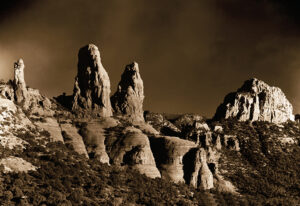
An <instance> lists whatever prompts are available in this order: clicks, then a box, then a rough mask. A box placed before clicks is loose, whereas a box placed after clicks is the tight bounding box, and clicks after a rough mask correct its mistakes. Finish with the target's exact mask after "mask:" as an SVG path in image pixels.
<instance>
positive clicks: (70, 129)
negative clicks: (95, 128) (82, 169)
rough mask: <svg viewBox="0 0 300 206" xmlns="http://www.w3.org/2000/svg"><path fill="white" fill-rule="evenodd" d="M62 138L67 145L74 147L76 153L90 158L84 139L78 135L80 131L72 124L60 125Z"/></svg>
mask: <svg viewBox="0 0 300 206" xmlns="http://www.w3.org/2000/svg"><path fill="white" fill-rule="evenodd" d="M60 128H61V131H62V136H63V138H64V142H65V144H66V145H72V147H73V149H74V150H75V152H77V153H78V154H82V155H84V156H85V157H87V158H88V157H89V156H88V153H87V151H86V148H85V145H84V142H83V140H82V137H81V136H80V135H79V134H78V130H77V128H76V127H75V126H73V125H72V124H70V123H64V124H60Z"/></svg>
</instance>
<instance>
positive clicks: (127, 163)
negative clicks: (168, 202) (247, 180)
mask: <svg viewBox="0 0 300 206" xmlns="http://www.w3.org/2000/svg"><path fill="white" fill-rule="evenodd" d="M15 71H17V72H16V74H15V80H14V81H13V82H12V83H9V84H5V85H1V87H0V94H2V95H1V98H0V100H1V101H0V102H2V103H3V104H6V105H8V106H7V108H5V106H3V112H4V113H3V115H2V116H3V118H2V119H1V123H2V124H3V123H5V122H6V121H7V120H6V119H7V118H12V119H14V117H13V115H14V114H15V113H18V111H19V115H21V119H22V121H23V122H26V124H25V125H27V126H28V125H33V127H34V128H35V129H36V132H35V135H36V137H37V138H38V137H39V136H41V135H40V133H42V132H43V131H47V136H48V137H49V139H50V141H60V142H63V143H64V144H65V145H70V147H71V148H73V150H74V151H76V152H77V153H78V154H81V155H82V156H84V157H85V158H86V159H93V160H97V161H99V162H101V163H105V164H110V165H116V166H119V167H124V168H127V167H129V168H132V169H135V170H137V171H139V172H140V173H142V174H145V175H146V176H148V177H151V178H160V177H161V178H163V179H166V180H170V181H172V182H175V183H180V182H181V183H186V184H189V185H191V186H193V187H195V188H199V189H204V190H208V189H216V190H219V191H226V192H232V193H235V192H236V191H237V188H236V185H233V184H231V183H230V182H229V181H228V179H226V172H224V170H223V163H222V161H223V160H222V155H223V152H224V151H226V152H232V153H234V154H236V155H237V156H238V155H240V154H241V153H242V152H243V150H244V148H243V147H244V144H242V145H241V142H242V140H241V137H240V136H239V134H232V133H230V132H228V131H229V130H228V129H227V130H226V131H225V130H224V128H223V125H222V123H220V122H221V121H222V119H232V118H236V119H237V120H239V121H247V120H250V121H267V122H271V123H284V122H287V121H288V120H293V114H292V106H291V104H290V103H289V101H288V100H287V99H286V97H285V95H284V94H283V92H282V91H281V90H280V89H279V88H276V87H270V86H268V85H267V84H266V83H264V82H262V81H259V80H257V79H252V80H248V81H246V82H245V83H244V85H243V86H242V87H241V88H240V89H238V90H237V92H235V93H232V94H229V95H227V96H226V97H225V100H224V103H223V104H222V105H220V107H219V108H218V110H217V112H216V115H215V120H220V122H218V121H216V122H217V123H215V122H213V123H212V122H210V121H207V120H206V119H204V118H202V117H201V116H199V115H191V114H190V115H181V116H179V117H177V118H175V119H172V120H168V119H167V118H166V117H164V116H163V115H161V114H152V113H149V112H148V113H145V117H144V111H143V100H144V86H143V81H142V79H141V76H140V73H139V68H138V64H137V63H132V64H130V65H127V66H126V68H125V71H124V73H123V74H122V77H121V81H120V83H119V85H118V90H117V91H116V93H115V94H114V95H113V96H112V97H111V98H110V80H109V77H108V74H107V72H106V71H105V69H104V67H103V65H102V63H101V58H100V52H99V50H98V48H97V47H96V46H95V45H93V44H89V45H87V46H85V47H83V48H81V49H80V51H79V54H78V74H77V77H76V80H75V86H74V94H73V95H72V103H71V106H70V107H69V108H61V110H60V111H59V109H58V108H59V107H62V105H60V104H59V102H56V101H55V100H52V99H51V100H50V99H48V98H46V97H44V96H42V95H41V94H40V93H39V92H38V90H34V89H31V88H27V87H26V83H25V79H24V62H23V61H21V60H19V61H18V62H17V63H16V64H15ZM111 102H112V103H111ZM66 105H68V104H66ZM9 108H10V109H9ZM36 108H37V109H36ZM112 108H113V109H112ZM113 112H114V113H113ZM26 115H27V116H26ZM96 116H97V117H96ZM0 117H1V116H0ZM20 124H21V123H20ZM214 124H215V125H214ZM27 126H26V130H28V131H29V130H30V129H29V128H27ZM24 127H25V126H24ZM28 127H30V126H28ZM3 128H4V129H3V132H2V134H3V135H2V136H1V135H0V136H1V138H0V142H1V141H2V142H4V141H6V142H10V141H12V140H13V139H16V145H26V144H27V143H25V142H22V140H20V141H17V140H18V135H19V134H18V135H15V136H13V135H14V134H15V133H13V132H11V133H9V134H7V130H9V128H8V127H5V125H4V124H3ZM7 137H9V140H7ZM280 140H281V141H282V142H283V143H284V144H289V145H291V144H297V143H298V140H297V139H295V138H292V137H288V136H284V137H281V138H280ZM6 144H7V143H5V145H6ZM7 145H10V144H7ZM11 148H13V147H11ZM2 158H3V159H4V157H2ZM5 158H6V159H7V158H8V157H5ZM8 159H10V158H8ZM11 159H12V158H11ZM0 162H1V161H0ZM3 162H5V161H4V160H3ZM220 167H221V169H219V168H220ZM32 168H34V166H33V167H32Z"/></svg>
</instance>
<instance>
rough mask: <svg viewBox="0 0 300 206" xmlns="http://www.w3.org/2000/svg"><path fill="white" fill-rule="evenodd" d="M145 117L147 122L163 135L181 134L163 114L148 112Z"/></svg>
mask: <svg viewBox="0 0 300 206" xmlns="http://www.w3.org/2000/svg"><path fill="white" fill-rule="evenodd" d="M144 116H145V121H146V122H147V123H149V124H150V125H152V126H153V127H154V128H155V129H156V130H157V131H159V132H160V133H161V134H163V135H166V136H179V135H180V133H181V131H180V130H179V129H178V128H177V127H176V126H175V125H174V124H172V123H171V122H170V121H169V120H167V119H166V118H165V117H164V116H163V115H162V114H159V113H153V112H149V111H147V112H145V114H144Z"/></svg>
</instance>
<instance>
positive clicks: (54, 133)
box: [35, 117, 64, 142]
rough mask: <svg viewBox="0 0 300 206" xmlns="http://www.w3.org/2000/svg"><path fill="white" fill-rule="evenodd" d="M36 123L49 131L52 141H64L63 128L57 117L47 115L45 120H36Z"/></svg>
mask: <svg viewBox="0 0 300 206" xmlns="http://www.w3.org/2000/svg"><path fill="white" fill-rule="evenodd" d="M35 124H36V125H37V126H39V127H41V128H43V129H44V130H45V131H48V132H49V134H50V140H51V141H54V142H57V141H60V142H64V138H63V136H62V134H61V128H60V126H59V124H58V122H57V120H56V119H55V118H51V117H47V118H45V119H44V121H43V122H36V123H35Z"/></svg>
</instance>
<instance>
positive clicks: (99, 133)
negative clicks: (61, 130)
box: [80, 117, 118, 164]
mask: <svg viewBox="0 0 300 206" xmlns="http://www.w3.org/2000/svg"><path fill="white" fill-rule="evenodd" d="M117 125H118V122H117V121H116V120H114V119H113V118H111V117H109V118H103V119H100V120H98V121H91V122H88V123H87V124H85V125H84V126H82V128H81V129H80V134H81V135H82V137H83V141H84V143H85V146H86V148H87V152H88V154H89V156H90V157H91V158H95V159H97V160H99V161H100V162H102V163H106V164H109V157H108V155H107V152H106V145H105V138H106V130H107V129H109V128H111V127H115V126H117Z"/></svg>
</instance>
